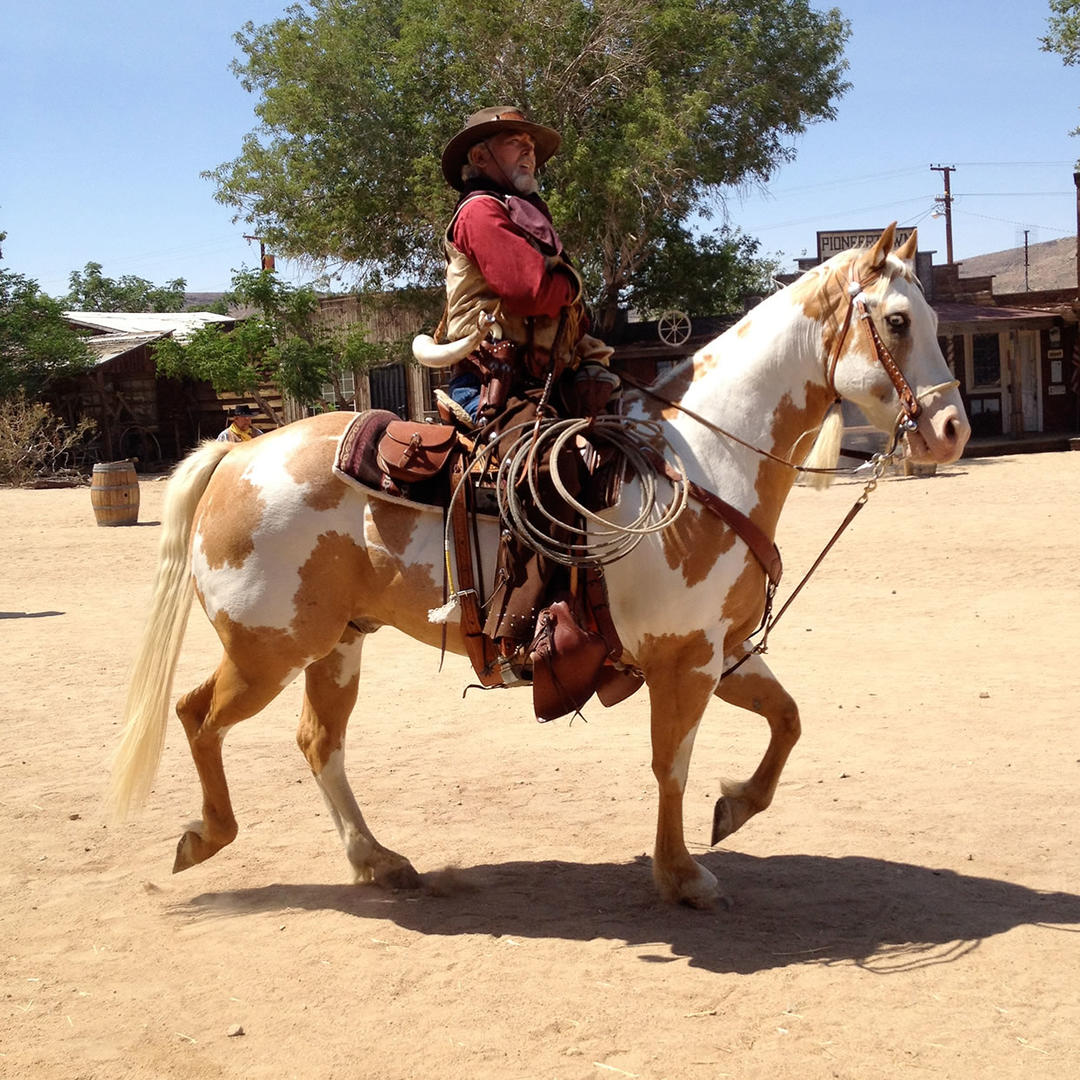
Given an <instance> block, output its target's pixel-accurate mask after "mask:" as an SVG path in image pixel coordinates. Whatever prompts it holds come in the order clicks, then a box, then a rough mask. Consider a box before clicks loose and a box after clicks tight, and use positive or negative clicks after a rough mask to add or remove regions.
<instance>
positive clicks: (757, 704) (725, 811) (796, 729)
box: [712, 656, 801, 844]
mask: <svg viewBox="0 0 1080 1080" xmlns="http://www.w3.org/2000/svg"><path fill="white" fill-rule="evenodd" d="M716 696H717V697H719V698H722V699H723V700H724V701H727V702H729V703H730V704H732V705H737V706H738V707H739V708H741V709H749V710H750V711H751V712H756V713H758V714H759V715H761V716H764V717H765V719H766V720H767V721H768V722H769V745H768V747H766V749H765V755H764V757H762V759H761V762H760V764H759V765H758V767H757V768H756V769H755V770H754V775H753V776H751V777H750V779H749V780H744V781H742V782H741V783H739V782H735V781H731V780H725V781H724V782H723V783H722V784H721V785H720V790H721V791H722V792H723V795H722V797H721V798H720V799H719V800H718V801H717V803H716V812H715V814H714V815H713V832H712V842H713V843H714V844H717V843H719V842H720V841H721V840H723V839H724V837H725V836H730V835H731V834H732V833H733V832H735V830H736V829H738V828H739V827H740V826H741V825H744V824H745V823H746V822H747V821H748V820H749V819H750V818H751V817H753V816H754V814H757V813H760V812H761V811H762V810H764V809H765V808H766V807H767V806H768V805H769V804H770V803H771V802H772V799H773V795H774V794H775V792H776V785H777V784H778V783H779V781H780V773H781V772H782V771H783V769H784V765H785V764H786V763H787V759H788V755H789V754H790V753H791V751H792V748H793V747H794V746H795V743H796V742H798V740H799V735H800V733H801V725H800V723H799V707H798V706H797V705H796V704H795V701H794V699H793V698H792V696H791V695H790V694H789V693H788V692H787V691H786V690H785V689H784V688H783V687H782V686H781V685H780V683H779V682H778V681H777V678H776V676H775V675H773V673H772V672H771V671H770V670H769V668H768V666H767V665H766V663H765V661H764V660H762V659H761V657H760V656H752V657H751V658H750V659H749V660H747V661H746V663H744V664H743V665H742V667H740V668H739V669H738V671H734V672H732V673H731V674H730V675H729V676H727V678H725V679H723V680H722V681H721V683H720V685H719V686H718V687H717V688H716Z"/></svg>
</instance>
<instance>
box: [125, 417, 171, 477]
mask: <svg viewBox="0 0 1080 1080" xmlns="http://www.w3.org/2000/svg"><path fill="white" fill-rule="evenodd" d="M119 443H120V456H121V458H130V459H131V460H133V461H135V462H136V463H137V464H136V468H138V470H139V471H140V472H146V471H147V470H150V469H153V468H155V467H156V466H158V465H160V464H161V444H160V443H159V442H158V439H157V436H156V435H155V434H154V433H153V432H152V431H151V430H150V429H149V428H148V427H144V426H143V425H142V424H132V425H131V426H130V427H126V428H124V431H123V432H122V434H121V435H120V439H119Z"/></svg>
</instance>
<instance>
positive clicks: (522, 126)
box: [442, 105, 562, 191]
mask: <svg viewBox="0 0 1080 1080" xmlns="http://www.w3.org/2000/svg"><path fill="white" fill-rule="evenodd" d="M504 131H524V132H526V133H527V134H529V135H531V136H532V137H533V141H534V142H535V143H536V167H537V168H540V166H541V165H543V164H544V162H545V161H547V159H548V158H549V157H551V156H552V154H554V153H555V151H556V150H558V149H559V144H560V143H561V142H562V136H561V135H560V134H559V133H558V132H557V131H555V129H554V128H549V127H544V126H543V125H542V124H534V123H533V122H532V121H531V120H527V119H526V118H525V114H524V113H523V112H522V111H521V110H520V109H519V108H518V107H517V106H516V105H496V106H494V107H493V108H488V109H480V110H479V111H478V112H474V113H473V114H472V116H470V117H469V119H468V120H466V121H465V126H464V127H463V128H462V129H461V131H459V132H458V133H457V134H456V135H455V136H454V137H453V138H452V139H451V140H450V141H449V142H448V143H447V144H446V149H445V150H444V151H443V154H442V171H443V176H445V177H446V182H447V183H448V184H449V185H450V186H451V187H452V188H455V189H456V190H458V191H460V190H461V189H462V187H463V186H464V182H463V181H462V179H461V170H462V167H463V166H464V164H465V162H466V160H467V159H468V156H469V151H470V150H471V149H472V148H473V147H474V146H475V145H476V144H477V143H478V142H483V141H484V140H485V139H489V138H491V136H492V135H499V134H501V133H502V132H504Z"/></svg>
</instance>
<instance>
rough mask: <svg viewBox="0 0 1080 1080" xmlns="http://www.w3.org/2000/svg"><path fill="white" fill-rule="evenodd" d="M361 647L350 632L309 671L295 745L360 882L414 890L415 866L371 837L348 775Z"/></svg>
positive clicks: (360, 638)
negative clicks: (347, 736)
mask: <svg viewBox="0 0 1080 1080" xmlns="http://www.w3.org/2000/svg"><path fill="white" fill-rule="evenodd" d="M363 643H364V635H363V634H360V633H357V632H356V631H354V630H349V631H347V632H346V634H345V636H344V637H343V638H342V639H341V641H340V642H339V644H338V645H337V646H336V647H335V648H334V649H333V650H332V651H331V652H330V653H328V654H327V655H326V656H324V657H323V658H322V659H321V660H317V661H316V662H315V663H313V664H311V665H310V666H309V667H308V669H307V672H306V673H305V680H306V684H305V691H304V707H303V711H302V712H301V714H300V726H299V728H298V729H297V732H296V741H297V744H298V745H299V747H300V751H301V753H302V754H303V755H304V757H306V758H307V761H308V764H309V765H310V766H311V771H312V773H314V775H315V780H316V782H317V783H318V785H319V790H320V791H321V792H322V795H323V798H324V799H325V800H326V805H327V807H328V808H329V810H330V816H331V817H332V818H333V821H334V824H335V825H336V826H337V830H338V834H339V835H340V836H341V841H342V843H343V844H344V845H345V854H346V855H347V856H348V859H349V862H350V863H351V864H352V867H353V871H354V872H355V874H356V880H357V881H374V882H375V883H376V884H378V885H384V886H387V887H389V888H395V889H415V888H418V887H419V885H420V878H419V876H418V875H417V873H416V871H415V870H414V869H413V867H412V864H411V863H410V862H409V860H408V859H406V858H405V857H404V856H402V855H399V854H397V852H395V851H391V850H390V849H389V848H385V847H383V846H382V844H380V843H379V842H378V841H377V840H376V839H375V837H374V836H372V834H371V830H370V829H369V828H368V827H367V823H366V822H365V821H364V815H363V814H362V813H361V812H360V807H359V805H358V804H357V802H356V798H355V796H354V795H353V793H352V788H351V787H350V786H349V781H348V778H347V777H346V775H345V728H346V726H347V725H348V722H349V714H350V713H351V712H352V709H353V706H354V705H355V704H356V694H357V688H358V685H359V681H360V654H361V651H362V648H363Z"/></svg>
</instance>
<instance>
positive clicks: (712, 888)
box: [653, 863, 723, 911]
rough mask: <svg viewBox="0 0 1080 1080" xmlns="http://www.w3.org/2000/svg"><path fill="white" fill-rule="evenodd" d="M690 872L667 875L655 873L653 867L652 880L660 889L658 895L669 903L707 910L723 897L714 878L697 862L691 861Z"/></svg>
mask: <svg viewBox="0 0 1080 1080" xmlns="http://www.w3.org/2000/svg"><path fill="white" fill-rule="evenodd" d="M692 865H693V872H692V873H683V874H677V875H674V874H673V875H671V876H668V875H666V874H658V873H656V868H655V865H654V867H653V880H654V881H655V882H656V887H657V888H658V889H659V890H660V896H661V897H662V898H663V899H664V900H666V901H667V902H668V903H669V904H682V905H684V906H685V907H692V908H697V909H699V910H701V911H708V910H709V909H710V908H713V907H715V906H716V902H717V901H718V900H721V899H722V898H723V897H722V895H721V892H720V886H719V884H718V883H717V881H716V878H715V877H714V876H713V875H712V874H711V873H710V872H709V871H708V870H706V869H705V867H704V866H700V865H699V864H698V863H693V864H692Z"/></svg>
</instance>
